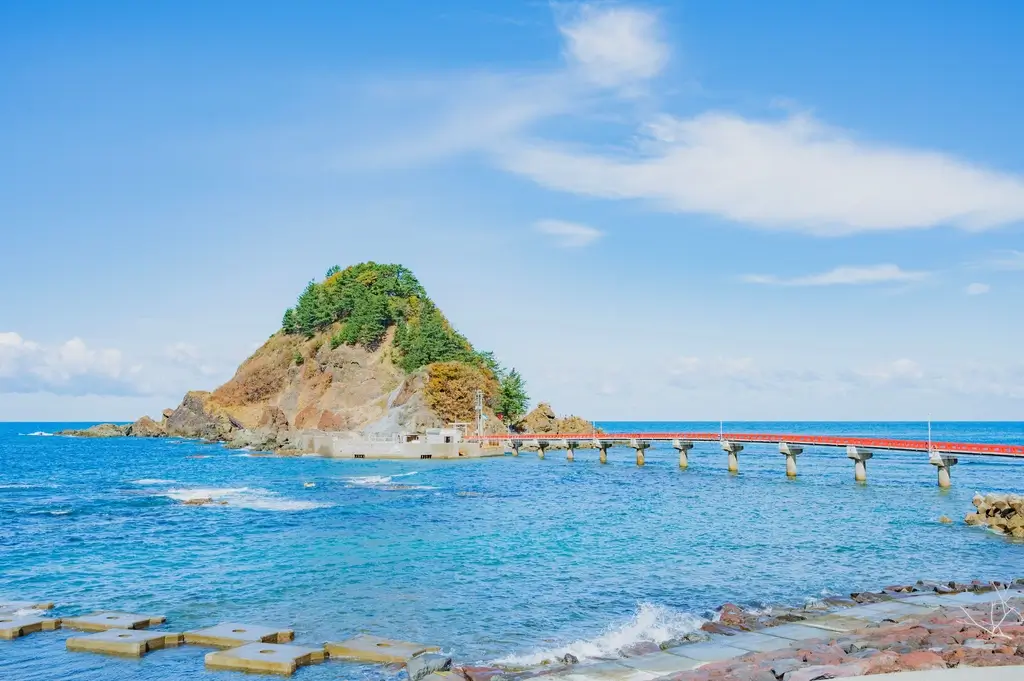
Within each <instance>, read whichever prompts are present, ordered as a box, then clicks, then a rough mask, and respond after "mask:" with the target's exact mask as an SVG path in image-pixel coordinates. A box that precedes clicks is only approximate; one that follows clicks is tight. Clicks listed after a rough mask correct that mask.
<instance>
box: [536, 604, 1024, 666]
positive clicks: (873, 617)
mask: <svg viewBox="0 0 1024 681" xmlns="http://www.w3.org/2000/svg"><path fill="white" fill-rule="evenodd" d="M1011 597H1012V598H1014V599H1016V598H1020V597H1021V592H1019V591H1017V592H1011ZM999 598H1000V596H999V594H998V593H994V592H991V593H981V594H979V593H971V592H968V593H960V594H956V595H950V596H940V595H937V594H922V595H915V596H907V597H903V598H898V599H895V600H891V601H884V602H881V603H871V604H868V605H858V606H854V607H852V608H844V609H842V610H840V611H836V612H831V613H828V614H822V615H811V616H809V617H808V618H807V619H806V620H804V621H801V622H799V623H794V624H784V625H781V626H777V627H768V628H765V629H760V630H757V631H750V632H743V633H740V634H736V635H733V636H727V635H723V634H712V635H711V637H710V640H709V641H703V642H700V643H686V644H683V645H680V646H676V647H673V648H668V649H666V650H663V651H661V652H657V653H650V654H647V655H639V656H637V657H630V658H625V659H621V660H615V661H614V662H602V663H599V664H582V665H578V666H576V667H574V668H573V669H571V670H568V671H566V672H562V673H558V674H552V675H550V676H544V677H542V678H544V679H558V680H559V681H652V680H653V679H657V678H659V677H661V676H666V675H669V674H675V673H679V672H685V671H689V670H692V669H697V668H698V667H701V666H703V665H705V664H707V663H709V662H718V661H721V660H728V659H732V658H736V657H740V656H742V655H746V654H747V653H751V652H768V651H772V650H780V649H782V648H788V647H790V646H791V645H793V644H794V643H796V642H799V641H804V640H810V639H820V638H828V637H834V636H836V635H839V634H842V633H844V632H848V631H853V630H854V629H861V628H863V627H865V626H867V625H869V624H873V623H875V624H877V623H880V622H882V621H883V620H898V619H901V618H905V617H914V616H921V615H928V614H929V613H931V612H934V611H936V610H938V609H939V608H940V607H954V608H955V607H959V606H961V605H973V604H979V603H990V602H993V601H998V600H999ZM975 672H977V674H975ZM957 673H959V675H957ZM871 678H872V679H883V678H893V679H898V680H899V681H947V680H948V681H1004V680H1006V681H1009V680H1011V679H1012V680H1014V681H1024V667H1003V668H1000V667H988V668H978V669H976V670H967V669H963V670H961V669H950V670H943V671H941V672H925V673H923V674H922V673H921V672H901V673H898V674H885V675H877V676H872V677H871Z"/></svg>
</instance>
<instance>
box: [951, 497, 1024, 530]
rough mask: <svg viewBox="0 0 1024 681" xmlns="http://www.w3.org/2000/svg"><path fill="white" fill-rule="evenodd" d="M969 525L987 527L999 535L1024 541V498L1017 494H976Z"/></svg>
mask: <svg viewBox="0 0 1024 681" xmlns="http://www.w3.org/2000/svg"><path fill="white" fill-rule="evenodd" d="M972 503H973V504H974V508H975V510H974V511H973V512H972V513H968V514H967V516H966V517H964V522H966V523H967V524H968V525H979V526H986V527H988V529H990V530H992V531H993V532H997V533H999V534H1005V535H1008V536H1010V537H1014V538H1016V539H1024V497H1021V496H1017V495H1016V494H984V495H983V494H975V495H974V499H973V500H972Z"/></svg>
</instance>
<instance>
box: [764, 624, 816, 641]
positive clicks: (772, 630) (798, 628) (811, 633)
mask: <svg viewBox="0 0 1024 681" xmlns="http://www.w3.org/2000/svg"><path fill="white" fill-rule="evenodd" d="M757 633H759V634H764V635H766V636H775V637H777V638H783V639H786V640H789V641H802V640H804V639H812V638H823V639H827V638H832V636H833V634H832V633H830V632H828V631H825V630H824V629H816V628H814V627H809V626H807V625H806V624H783V625H781V626H778V627H767V628H765V629H759V630H758V632H757Z"/></svg>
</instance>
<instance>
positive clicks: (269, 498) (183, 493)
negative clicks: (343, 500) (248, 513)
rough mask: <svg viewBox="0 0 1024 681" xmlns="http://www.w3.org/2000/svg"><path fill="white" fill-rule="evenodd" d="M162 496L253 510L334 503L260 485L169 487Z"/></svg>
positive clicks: (309, 507)
mask: <svg viewBox="0 0 1024 681" xmlns="http://www.w3.org/2000/svg"><path fill="white" fill-rule="evenodd" d="M160 496H165V497H168V498H169V499H174V500H175V501H181V502H185V501H198V500H201V499H212V500H213V504H212V505H213V506H227V507H230V508H247V509H250V510H253V511H311V510H313V509H317V508H328V507H330V506H334V504H330V503H325V502H316V501H296V500H294V499H282V498H281V497H280V495H279V494H277V493H276V492H271V491H269V490H265V489H261V488H259V487H198V488H190V489H184V488H178V489H169V490H167V491H166V492H163V493H161V495H160Z"/></svg>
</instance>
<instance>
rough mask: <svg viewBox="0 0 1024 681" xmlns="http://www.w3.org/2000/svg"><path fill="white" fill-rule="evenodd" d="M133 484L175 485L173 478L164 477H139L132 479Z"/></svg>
mask: <svg viewBox="0 0 1024 681" xmlns="http://www.w3.org/2000/svg"><path fill="white" fill-rule="evenodd" d="M132 484H133V485H173V484H174V481H173V480H164V479H163V478H139V479H138V480H132Z"/></svg>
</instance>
